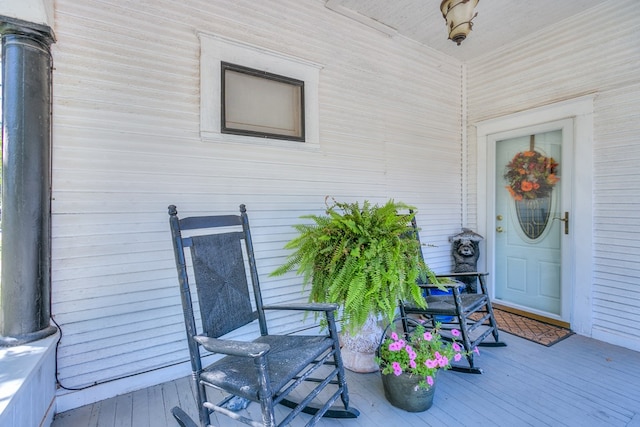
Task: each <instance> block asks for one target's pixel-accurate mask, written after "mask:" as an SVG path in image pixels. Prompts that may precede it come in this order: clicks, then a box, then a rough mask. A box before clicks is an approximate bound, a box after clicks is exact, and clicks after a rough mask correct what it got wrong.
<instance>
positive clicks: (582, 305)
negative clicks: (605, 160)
mask: <svg viewBox="0 0 640 427" xmlns="http://www.w3.org/2000/svg"><path fill="white" fill-rule="evenodd" d="M593 101H594V96H593V95H589V96H583V97H580V98H575V99H572V100H568V101H563V102H559V103H555V104H551V105H547V106H543V107H538V108H533V109H530V110H526V111H521V112H518V113H514V114H510V115H505V116H502V117H497V118H494V119H490V120H485V121H481V122H478V123H475V127H476V142H477V165H478V168H477V196H478V198H477V201H478V224H477V226H478V232H479V233H480V234H481V235H483V236H487V240H486V241H485V243H486V245H485V251H483V252H484V253H485V254H486V255H485V256H481V259H480V260H479V265H483V264H484V268H485V269H486V270H487V271H489V273H492V272H493V271H494V265H493V252H494V247H493V231H494V230H493V228H494V218H493V215H492V213H493V210H494V206H495V203H494V201H495V164H494V160H495V153H494V152H490V149H491V148H492V147H491V144H490V138H491V135H495V134H501V133H505V134H506V133H507V132H509V131H516V130H518V129H521V128H529V127H534V126H537V125H544V124H546V123H550V122H559V121H561V120H564V119H571V120H572V121H573V137H574V142H573V162H572V163H573V165H574V167H573V176H572V183H571V188H572V191H571V194H570V195H569V197H570V202H569V204H570V206H572V212H571V214H572V215H571V216H572V221H571V224H570V226H571V228H570V234H569V236H568V238H569V239H570V243H569V247H570V253H569V254H567V262H566V263H565V264H566V265H564V264H563V269H566V270H568V271H567V280H568V281H569V283H568V284H567V292H568V294H569V295H567V298H566V299H567V301H566V303H567V310H568V313H567V315H566V316H563V317H565V318H566V319H567V320H568V321H569V323H570V324H571V329H572V330H573V331H574V332H576V333H579V334H582V335H588V336H589V335H590V334H591V327H592V298H591V290H592V283H593V280H592V279H593V266H592V265H593V259H592V247H593V228H592V224H593V206H592V174H593ZM494 147H495V145H494ZM576 183H580V185H579V186H577V185H576ZM578 236H579V239H577V237H578ZM492 277H493V275H491V274H490V275H489V278H488V279H489V280H488V282H487V284H488V286H489V290H490V292H491V293H492V294H493V292H494V288H495V287H494V282H493V278H492ZM492 296H493V295H492ZM563 298H564V295H563ZM563 305H564V304H563Z"/></svg>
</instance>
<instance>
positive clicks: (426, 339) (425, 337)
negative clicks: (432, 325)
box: [423, 332, 433, 341]
mask: <svg viewBox="0 0 640 427" xmlns="http://www.w3.org/2000/svg"><path fill="white" fill-rule="evenodd" d="M423 338H424V340H425V341H431V340H432V339H433V336H432V335H431V332H425V333H424V336H423Z"/></svg>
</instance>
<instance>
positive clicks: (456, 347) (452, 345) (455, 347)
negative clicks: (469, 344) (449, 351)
mask: <svg viewBox="0 0 640 427" xmlns="http://www.w3.org/2000/svg"><path fill="white" fill-rule="evenodd" d="M451 348H453V351H461V350H462V348H460V345H459V344H458V343H457V342H454V343H453V344H451Z"/></svg>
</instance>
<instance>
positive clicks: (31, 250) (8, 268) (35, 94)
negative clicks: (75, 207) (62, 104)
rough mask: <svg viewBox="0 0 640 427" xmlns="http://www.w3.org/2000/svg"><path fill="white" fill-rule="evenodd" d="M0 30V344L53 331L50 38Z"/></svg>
mask: <svg viewBox="0 0 640 427" xmlns="http://www.w3.org/2000/svg"><path fill="white" fill-rule="evenodd" d="M0 34H2V102H3V105H2V124H3V153H2V157H3V166H2V187H3V188H2V282H1V283H0V287H1V289H0V314H1V315H0V346H11V345H20V344H23V343H26V342H30V341H35V340H38V339H41V338H44V337H46V336H48V335H51V334H53V333H54V332H55V331H56V328H55V327H53V326H51V325H50V323H49V320H50V319H49V317H50V288H51V276H50V267H51V245H50V218H51V204H50V199H51V197H50V194H51V70H52V59H51V49H50V47H51V44H52V43H53V42H54V37H53V32H52V31H51V29H50V28H49V27H47V26H42V25H37V24H32V23H28V22H24V21H20V20H16V19H12V18H7V17H0Z"/></svg>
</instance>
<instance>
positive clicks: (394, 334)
mask: <svg viewBox="0 0 640 427" xmlns="http://www.w3.org/2000/svg"><path fill="white" fill-rule="evenodd" d="M391 339H392V340H394V341H398V334H396V333H395V332H391Z"/></svg>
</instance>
